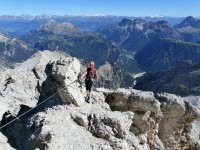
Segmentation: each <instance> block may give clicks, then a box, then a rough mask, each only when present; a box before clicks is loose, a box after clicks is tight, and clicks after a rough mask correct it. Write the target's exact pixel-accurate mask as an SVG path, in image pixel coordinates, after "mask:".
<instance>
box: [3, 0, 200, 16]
mask: <svg viewBox="0 0 200 150" xmlns="http://www.w3.org/2000/svg"><path fill="white" fill-rule="evenodd" d="M21 14H30V15H40V14H55V15H67V14H68V15H72V14H82V15H93V14H103V15H125V16H150V15H165V16H189V15H192V16H200V0H0V15H21Z"/></svg>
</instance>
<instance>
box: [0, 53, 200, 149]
mask: <svg viewBox="0 0 200 150" xmlns="http://www.w3.org/2000/svg"><path fill="white" fill-rule="evenodd" d="M105 68H106V67H104V68H103V69H104V70H105ZM82 69H84V66H82V64H81V63H80V61H79V60H78V59H77V58H73V57H71V56H68V55H66V54H64V53H61V52H50V51H44V52H38V53H36V54H35V55H33V56H32V57H31V58H30V59H28V60H27V61H25V62H24V63H23V64H21V65H20V66H18V67H16V68H15V69H12V70H7V71H5V72H2V74H1V76H2V78H1V83H3V84H2V85H3V86H2V87H1V88H2V90H1V91H2V93H1V95H0V103H1V105H0V106H1V117H2V120H1V125H3V124H5V123H6V122H8V121H10V120H12V119H13V118H16V117H17V116H19V115H20V114H22V113H23V112H25V111H27V110H29V109H30V108H32V107H34V106H36V104H38V103H41V102H44V100H45V99H46V98H48V97H49V96H51V95H53V94H54V93H56V92H58V94H57V95H54V97H51V98H50V99H48V101H46V102H44V103H43V104H41V105H40V106H39V107H37V108H35V109H34V110H32V111H30V112H29V113H27V114H26V115H25V116H23V117H21V118H19V119H17V120H16V121H15V122H13V123H12V124H10V125H8V126H6V127H5V128H3V129H2V130H1V133H2V134H0V140H1V142H0V147H4V148H6V149H30V150H32V149H41V150H44V149H49V150H51V149H52V150H53V149H74V150H76V149H77V150H78V149H80V147H81V149H85V150H90V149H91V150H92V149H93V150H94V149H95V150H99V149H103V150H109V149H115V150H118V149H119V150H121V149H124V150H130V149H139V150H149V149H151V150H155V149H157V150H162V149H163V150H164V149H169V150H170V149H182V148H183V149H199V146H200V143H199V132H200V131H199V130H196V129H197V128H196V126H193V123H194V122H195V121H196V122H197V120H198V119H199V118H200V111H199V109H198V108H196V107H194V106H193V105H191V104H190V103H188V102H186V101H184V100H183V99H182V98H180V97H177V96H175V95H170V94H166V93H163V94H153V93H152V92H144V91H138V90H128V89H117V90H115V91H112V90H107V89H104V88H98V89H97V90H96V91H95V92H94V91H93V93H92V98H91V99H92V102H91V103H90V104H87V103H86V102H85V100H84V95H85V94H86V93H85V88H84V87H82V86H81V84H80V83H79V82H77V81H75V80H76V79H77V78H78V76H79V74H80V72H81V70H82ZM103 69H102V70H103ZM10 76H11V78H10ZM73 81H75V82H73ZM16 87H17V88H16ZM8 93H9V94H8ZM8 110H9V112H8ZM195 130H196V134H193V133H194V132H193V131H195ZM7 139H8V141H7Z"/></svg>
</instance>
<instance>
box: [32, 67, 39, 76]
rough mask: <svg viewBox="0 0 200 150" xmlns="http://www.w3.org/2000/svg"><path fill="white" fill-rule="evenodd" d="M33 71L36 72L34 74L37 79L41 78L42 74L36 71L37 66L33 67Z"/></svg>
mask: <svg viewBox="0 0 200 150" xmlns="http://www.w3.org/2000/svg"><path fill="white" fill-rule="evenodd" d="M32 72H33V73H34V75H35V77H36V78H37V79H41V78H40V76H39V75H38V73H37V71H36V69H35V68H33V70H32Z"/></svg>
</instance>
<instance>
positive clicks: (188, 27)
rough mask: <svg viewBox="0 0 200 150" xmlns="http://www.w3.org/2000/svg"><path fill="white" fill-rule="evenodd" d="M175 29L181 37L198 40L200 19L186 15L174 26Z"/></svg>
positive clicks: (186, 39)
mask: <svg viewBox="0 0 200 150" xmlns="http://www.w3.org/2000/svg"><path fill="white" fill-rule="evenodd" d="M175 28H176V30H177V31H178V32H179V34H181V36H182V39H183V40H185V41H190V42H198V41H199V40H200V20H199V19H195V18H193V17H192V16H189V17H187V18H186V19H185V20H184V21H183V22H181V23H180V24H178V25H176V26H175Z"/></svg>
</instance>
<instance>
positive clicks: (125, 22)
mask: <svg viewBox="0 0 200 150" xmlns="http://www.w3.org/2000/svg"><path fill="white" fill-rule="evenodd" d="M132 23H133V20H132V19H128V18H124V19H122V21H120V22H119V23H118V25H119V26H127V25H131V24H132Z"/></svg>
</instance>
